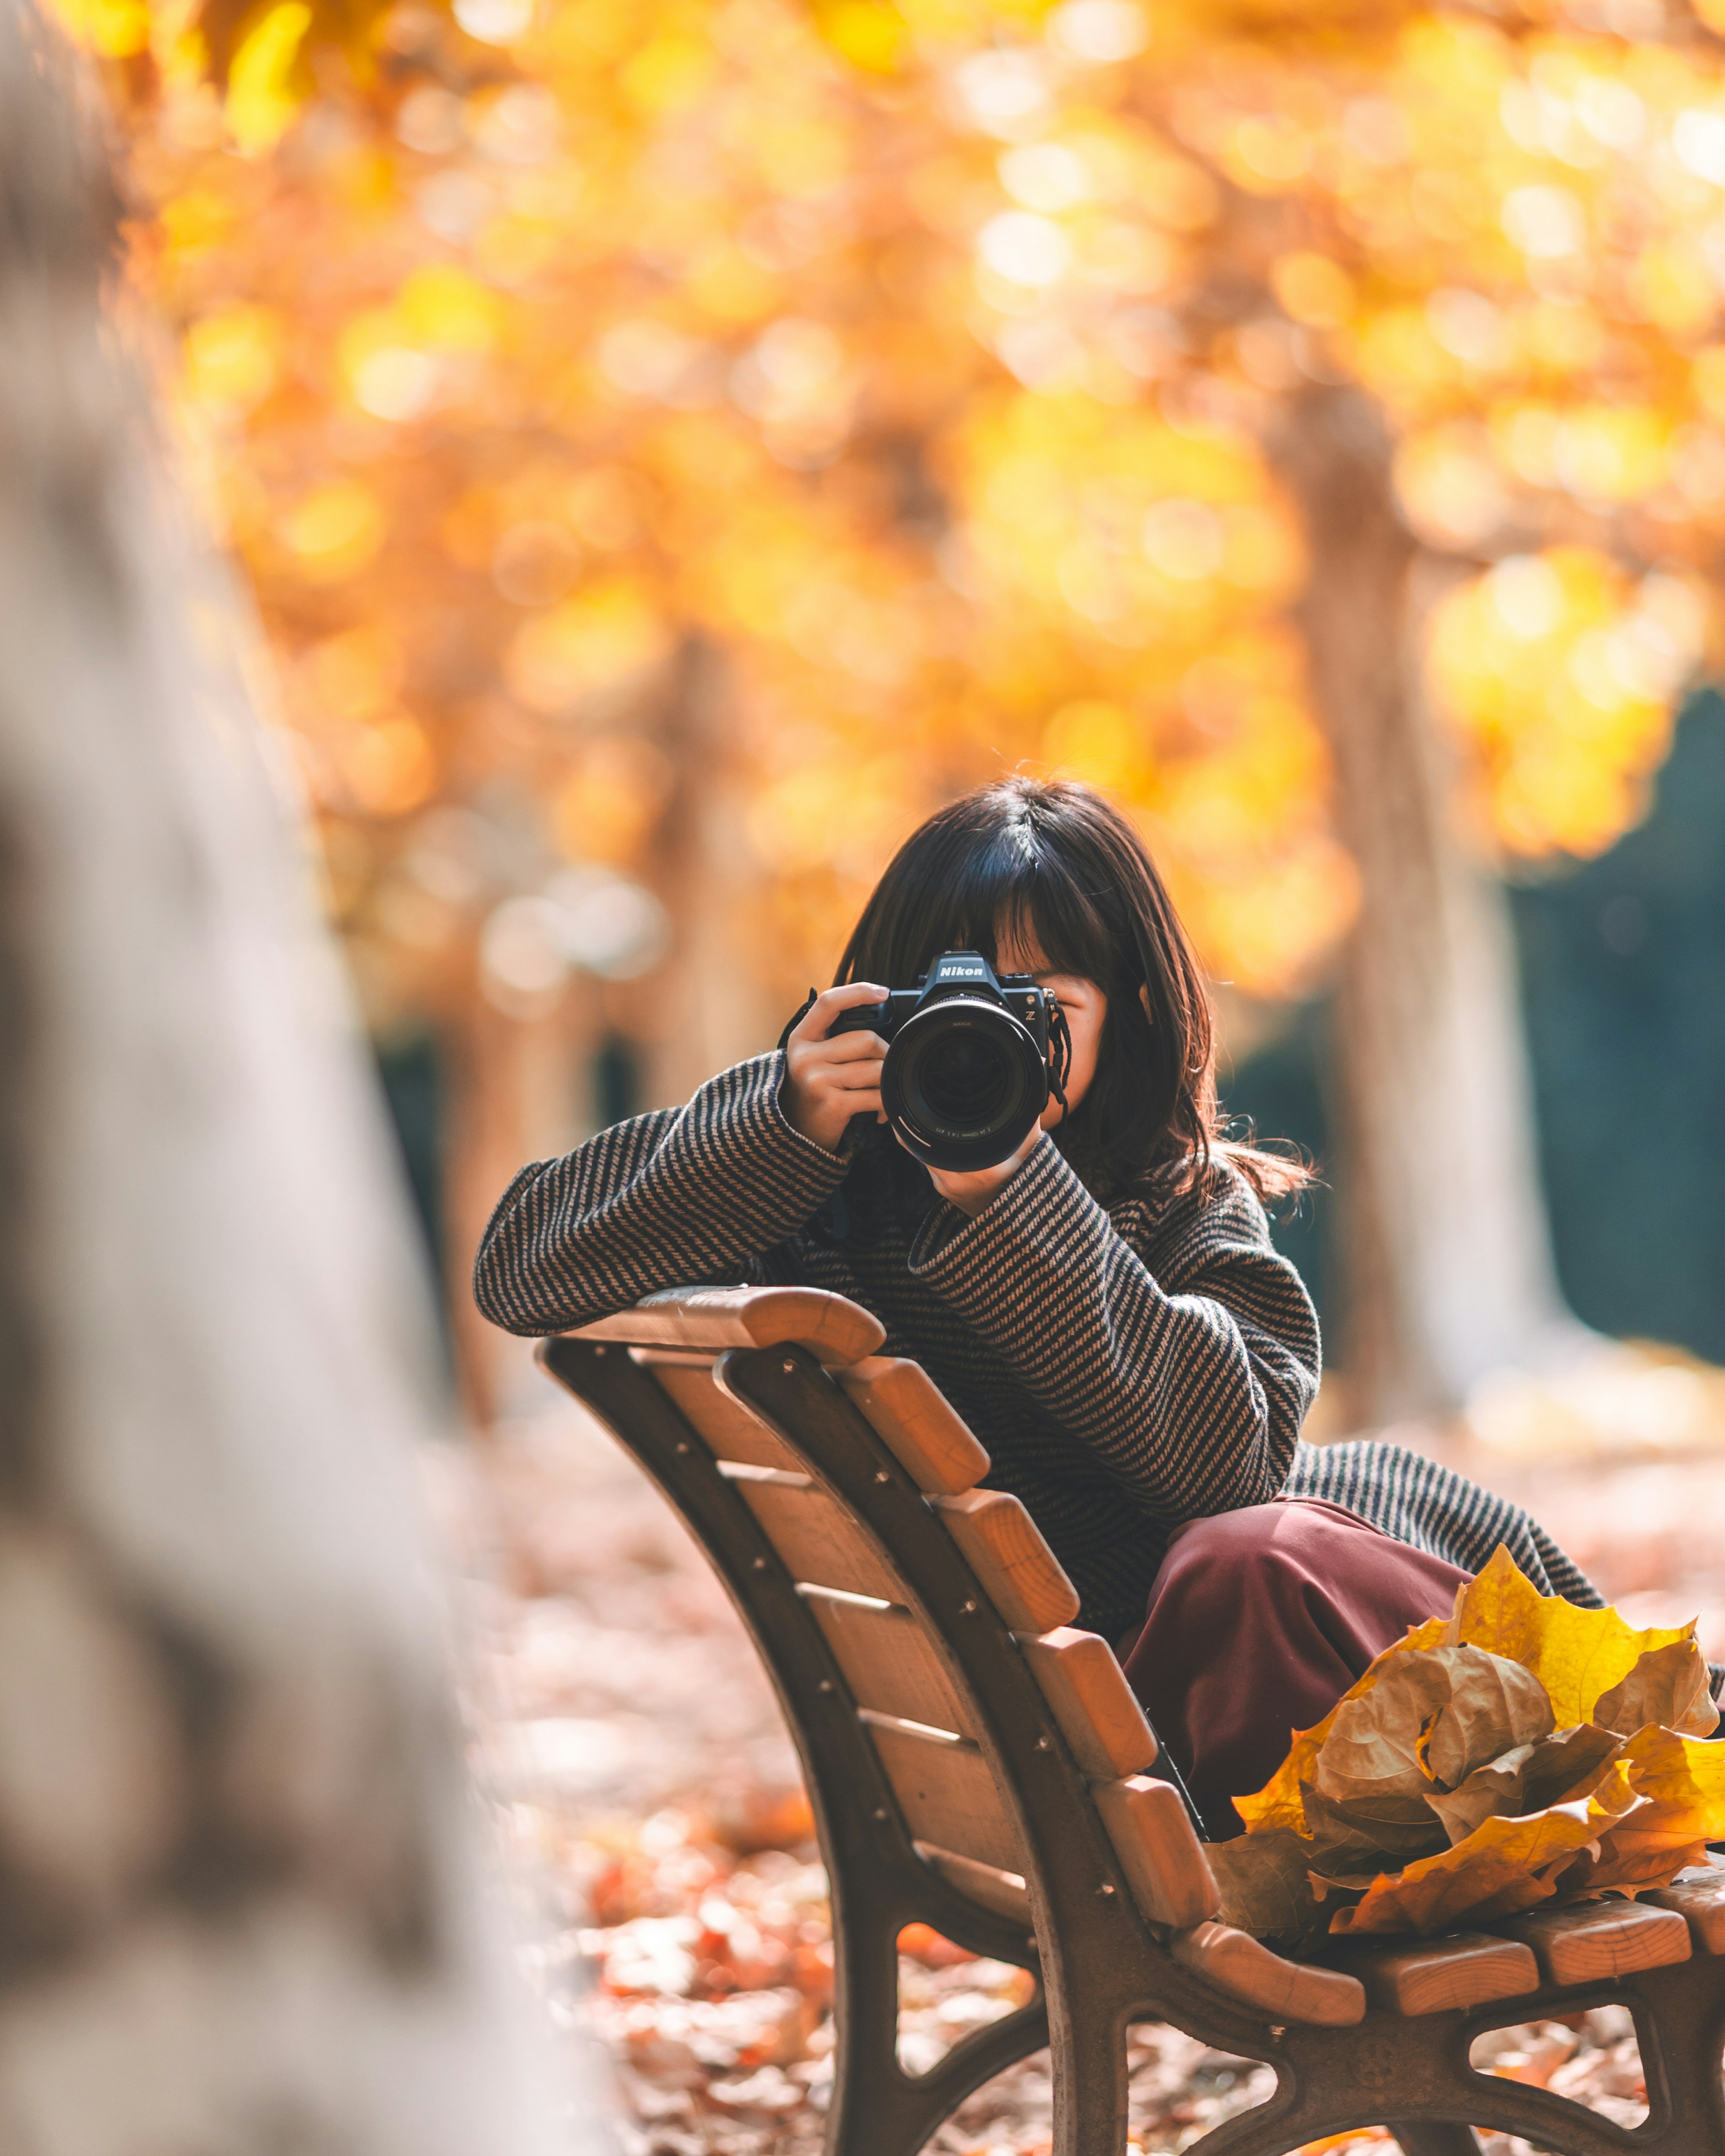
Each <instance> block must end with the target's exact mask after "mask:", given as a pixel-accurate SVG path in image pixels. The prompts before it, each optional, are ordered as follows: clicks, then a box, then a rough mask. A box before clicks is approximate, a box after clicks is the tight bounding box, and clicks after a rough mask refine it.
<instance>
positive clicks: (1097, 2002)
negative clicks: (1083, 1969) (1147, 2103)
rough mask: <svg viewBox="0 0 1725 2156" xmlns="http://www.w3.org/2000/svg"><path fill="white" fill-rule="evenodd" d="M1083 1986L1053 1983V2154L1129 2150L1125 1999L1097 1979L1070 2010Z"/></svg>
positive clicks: (1116, 2155) (1092, 2155) (1114, 2154)
mask: <svg viewBox="0 0 1725 2156" xmlns="http://www.w3.org/2000/svg"><path fill="white" fill-rule="evenodd" d="M1074 1989H1080V1990H1081V1987H1078V1986H1072V1985H1067V1984H1060V1985H1055V1984H1050V1986H1049V1989H1048V2024H1049V2026H1048V2040H1049V2050H1050V2053H1051V2054H1052V2065H1053V2067H1054V2099H1055V2102H1054V2146H1053V2148H1052V2150H1051V2152H1050V2156H1125V2149H1126V2129H1127V2076H1126V2022H1127V2008H1126V2006H1125V2005H1124V2003H1123V2002H1122V2003H1118V2004H1117V2002H1115V2001H1114V2000H1112V1999H1110V1998H1109V1997H1108V1995H1107V1994H1106V1991H1105V1990H1103V1989H1102V1987H1101V1985H1100V1984H1099V1985H1097V1986H1096V1988H1095V1990H1094V1992H1093V1993H1092V1994H1091V1996H1090V1997H1088V1998H1082V2003H1081V2008H1080V2010H1079V2012H1078V2013H1077V2014H1076V2015H1074V2013H1073V2012H1072V1999H1071V1993H1072V1991H1073V1990H1074Z"/></svg>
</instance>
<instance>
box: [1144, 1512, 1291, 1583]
mask: <svg viewBox="0 0 1725 2156" xmlns="http://www.w3.org/2000/svg"><path fill="white" fill-rule="evenodd" d="M1301 1525H1302V1523H1301V1522H1300V1521H1299V1520H1298V1519H1297V1518H1296V1517H1294V1516H1293V1514H1292V1513H1291V1508H1290V1507H1288V1506H1286V1505H1282V1504H1277V1503H1276V1502H1275V1501H1271V1503H1269V1504H1267V1505H1242V1506H1240V1507H1239V1508H1238V1509H1237V1510H1236V1511H1235V1512H1213V1513H1212V1514H1211V1515H1210V1517H1209V1518H1208V1519H1204V1520H1190V1521H1189V1522H1187V1523H1186V1525H1185V1526H1184V1527H1180V1528H1178V1529H1177V1530H1176V1532H1175V1534H1174V1537H1173V1542H1172V1543H1170V1545H1169V1548H1168V1559H1167V1562H1168V1563H1170V1564H1177V1565H1178V1567H1179V1568H1181V1569H1184V1568H1186V1567H1187V1566H1188V1565H1199V1564H1202V1565H1206V1566H1208V1565H1210V1564H1227V1565H1230V1566H1235V1567H1238V1566H1240V1565H1272V1566H1286V1565H1288V1564H1290V1563H1296V1562H1297V1561H1298V1560H1297V1558H1296V1555H1295V1550H1294V1545H1295V1543H1297V1542H1299V1541H1301V1540H1302V1539H1303V1537H1302V1536H1301V1532H1300V1529H1301Z"/></svg>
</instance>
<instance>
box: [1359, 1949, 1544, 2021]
mask: <svg viewBox="0 0 1725 2156" xmlns="http://www.w3.org/2000/svg"><path fill="white" fill-rule="evenodd" d="M1324 1960H1325V1962H1326V1963H1327V1965H1328V1966H1329V1967H1330V1968H1332V1969H1342V1970H1344V1971H1345V1972H1346V1973H1347V1974H1348V1975H1350V1976H1356V1977H1358V1979H1359V1980H1360V1982H1361V1983H1362V1984H1364V1986H1365V1988H1366V1996H1367V1998H1368V1999H1369V2000H1370V2001H1371V2003H1372V2005H1373V2006H1378V2007H1382V2008H1383V2009H1384V2010H1385V2011H1386V2012H1388V2013H1391V2014H1400V2015H1407V2016H1409V2017H1411V2016H1413V2015H1420V2014H1449V2013H1454V2012H1455V2011H1456V2010H1459V2009H1461V2008H1462V2007H1465V2006H1482V2005H1486V2004H1487V2003H1488V2002H1489V2001H1490V2000H1491V1999H1515V1998H1517V1997H1519V1996H1520V1995H1521V1994H1522V1993H1523V1992H1527V1991H1537V1990H1538V1989H1539V1964H1538V1962H1537V1961H1536V1960H1535V1959H1534V1958H1533V1949H1532V1948H1531V1947H1530V1946H1528V1945H1527V1943H1526V1942H1525V1941H1523V1940H1521V1939H1502V1938H1491V1937H1489V1936H1488V1935H1487V1934H1486V1933H1483V1932H1456V1933H1452V1934H1451V1935H1450V1937H1449V1938H1435V1939H1400V1938H1386V1939H1383V1940H1373V1939H1366V1938H1362V1939H1347V1940H1337V1941H1336V1942H1335V1943H1333V1944H1332V1946H1331V1947H1330V1948H1328V1949H1327V1951H1326V1953H1325V1955H1324Z"/></svg>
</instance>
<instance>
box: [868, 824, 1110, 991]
mask: <svg viewBox="0 0 1725 2156" xmlns="http://www.w3.org/2000/svg"><path fill="white" fill-rule="evenodd" d="M930 866H931V867H932V866H933V864H932V863H931V864H930ZM940 870H941V871H942V873H940V874H938V875H937V876H931V877H930V879H929V881H928V887H927V890H926V892H923V893H919V894H918V895H917V900H916V902H915V903H914V904H913V905H912V906H909V907H907V908H906V910H905V911H904V913H903V914H902V915H901V916H900V919H901V923H902V925H903V929H904V930H906V931H908V933H901V935H897V936H890V937H889V938H888V942H889V943H891V945H894V946H896V947H895V948H892V949H891V951H890V952H881V953H880V956H881V957H883V958H885V959H886V961H887V962H888V964H889V966H890V968H891V978H890V979H888V980H886V981H885V982H884V983H883V985H885V986H887V987H891V988H911V987H912V986H914V985H915V983H916V981H917V980H918V979H920V978H922V975H923V974H924V973H927V970H928V968H929V967H930V966H932V964H933V962H934V961H935V960H936V959H937V957H939V956H940V955H941V953H942V952H943V951H978V952H981V953H982V955H983V957H985V958H986V959H987V960H988V962H989V964H990V965H991V966H993V967H994V968H995V969H996V971H997V972H998V971H999V970H1000V967H1001V959H1000V953H1001V952H1002V950H1003V949H1004V950H1005V951H1006V952H1008V953H1009V955H1010V956H1013V957H1016V956H1017V955H1018V954H1019V952H1021V951H1022V950H1024V948H1025V947H1032V946H1034V947H1035V948H1036V949H1037V950H1038V951H1040V952H1041V954H1042V957H1043V959H1044V961H1045V965H1046V968H1047V970H1048V971H1049V972H1050V973H1071V974H1075V975H1076V976H1077V977H1078V978H1081V979H1083V980H1090V981H1095V982H1096V983H1097V984H1098V985H1099V986H1106V985H1108V984H1109V983H1111V982H1113V983H1117V982H1118V981H1119V979H1120V978H1121V977H1122V971H1123V968H1124V962H1125V959H1126V952H1125V951H1123V950H1122V927H1124V923H1117V924H1113V925H1111V924H1110V921H1109V920H1108V918H1107V914H1106V911H1105V908H1106V897H1105V896H1102V895H1101V894H1098V893H1096V892H1095V891H1090V890H1086V887H1085V886H1086V878H1085V877H1084V875H1082V872H1081V867H1080V865H1079V864H1077V863H1076V862H1074V861H1072V860H1070V859H1068V858H1066V857H1065V855H1063V854H1062V852H1061V851H1060V850H1056V849H1055V847H1053V846H1050V845H1049V844H1047V843H1046V842H1045V839H1043V837H1042V835H1041V834H1040V833H1039V832H1037V831H1035V830H1034V829H1032V828H1031V827H1030V826H1029V824H1024V823H1015V824H1007V825H1005V826H1004V828H999V829H995V830H993V831H990V832H988V834H986V835H983V834H975V835H974V836H973V839H972V843H971V844H969V845H968V846H967V847H965V848H964V849H963V852H962V855H960V857H959V858H958V859H957V860H954V859H952V856H951V855H947V858H946V859H944V860H942V862H941V863H940ZM896 925H897V924H896ZM1126 944H1127V950H1129V949H1130V947H1131V939H1130V937H1129V935H1128V937H1127V939H1126Z"/></svg>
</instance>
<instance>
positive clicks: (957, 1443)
mask: <svg viewBox="0 0 1725 2156" xmlns="http://www.w3.org/2000/svg"><path fill="white" fill-rule="evenodd" d="M839 1383H840V1384H841V1385H842V1386H843V1387H844V1388H845V1391H846V1393H847V1394H849V1395H850V1398H851V1399H853V1400H855V1403H856V1404H857V1405H858V1407H860V1409H862V1411H863V1413H864V1414H865V1415H866V1416H867V1417H868V1419H869V1420H870V1423H871V1424H873V1425H874V1428H875V1434H876V1435H877V1436H878V1437H879V1438H880V1441H881V1442H882V1444H884V1445H886V1449H887V1450H888V1451H889V1452H891V1454H892V1455H893V1456H894V1458H895V1459H896V1460H897V1461H898V1463H899V1465H900V1466H901V1467H902V1468H903V1469H904V1470H905V1471H906V1474H907V1475H909V1476H911V1478H912V1479H913V1480H914V1481H915V1482H916V1487H917V1488H918V1489H919V1490H922V1491H926V1492H927V1493H928V1494H929V1495H930V1496H945V1497H956V1496H962V1495H963V1492H964V1491H967V1490H973V1489H974V1488H975V1487H976V1486H977V1484H978V1482H980V1481H982V1479H983V1476H985V1475H986V1474H987V1473H988V1454H987V1453H986V1452H985V1451H983V1448H982V1446H981V1445H979V1444H978V1441H977V1440H976V1439H975V1438H974V1437H973V1435H971V1432H970V1430H969V1428H968V1424H966V1423H965V1422H964V1421H963V1418H962V1417H961V1416H960V1415H959V1414H958V1412H957V1409H955V1408H954V1407H953V1406H952V1404H950V1403H949V1402H948V1400H947V1397H946V1395H945V1394H943V1393H942V1391H941V1389H940V1388H939V1387H938V1386H937V1384H936V1383H935V1382H934V1380H933V1378H931V1377H930V1376H929V1374H928V1373H927V1370H925V1369H924V1368H923V1367H922V1364H921V1363H912V1362H911V1361H909V1360H908V1359H907V1358H905V1357H903V1356H899V1355H870V1356H867V1357H865V1359H864V1360H863V1361H861V1362H860V1363H851V1364H850V1367H849V1368H847V1369H845V1370H843V1371H841V1372H840V1373H839Z"/></svg>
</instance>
